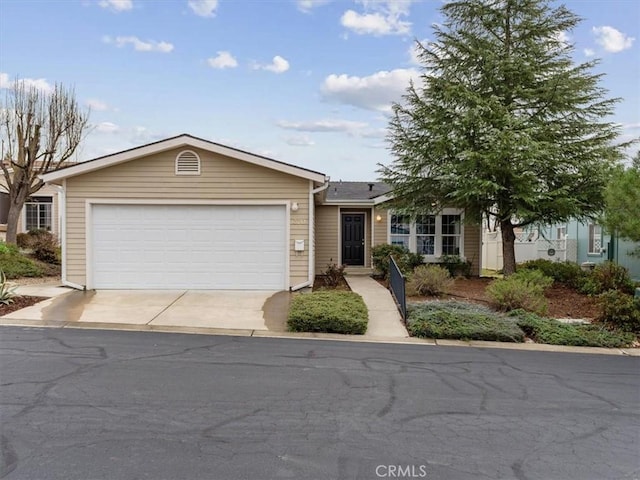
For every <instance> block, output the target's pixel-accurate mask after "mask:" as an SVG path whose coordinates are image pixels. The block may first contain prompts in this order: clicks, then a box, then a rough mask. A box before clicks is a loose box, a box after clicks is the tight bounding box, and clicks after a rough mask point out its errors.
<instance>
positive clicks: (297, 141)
mask: <svg viewBox="0 0 640 480" xmlns="http://www.w3.org/2000/svg"><path fill="white" fill-rule="evenodd" d="M284 141H285V142H287V144H289V145H291V146H294V147H310V146H312V145H315V144H316V142H314V141H313V140H312V139H311V138H310V137H309V136H308V135H297V136H295V137H287V138H285V139H284Z"/></svg>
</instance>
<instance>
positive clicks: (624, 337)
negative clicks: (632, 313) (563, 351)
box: [509, 310, 635, 348]
mask: <svg viewBox="0 0 640 480" xmlns="http://www.w3.org/2000/svg"><path fill="white" fill-rule="evenodd" d="M509 316H511V317H512V318H514V319H515V320H516V323H517V324H518V326H519V327H520V328H522V330H524V332H525V333H526V334H527V336H528V337H530V338H531V339H533V340H534V341H535V342H536V343H547V344H550V345H569V346H577V347H606V348H621V347H628V346H630V345H631V344H632V343H633V342H634V341H635V335H633V334H632V333H627V332H621V331H617V330H607V329H606V328H604V327H603V326H601V325H593V324H579V323H578V324H576V323H562V322H559V321H558V320H554V319H551V318H543V317H540V316H538V315H535V314H533V313H530V312H525V311H524V310H514V311H513V312H511V313H510V314H509Z"/></svg>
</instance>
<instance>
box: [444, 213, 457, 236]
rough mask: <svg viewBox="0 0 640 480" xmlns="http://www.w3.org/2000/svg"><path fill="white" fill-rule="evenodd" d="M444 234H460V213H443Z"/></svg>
mask: <svg viewBox="0 0 640 480" xmlns="http://www.w3.org/2000/svg"><path fill="white" fill-rule="evenodd" d="M442 234H443V235H460V215H442Z"/></svg>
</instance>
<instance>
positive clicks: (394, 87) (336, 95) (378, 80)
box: [321, 68, 419, 112]
mask: <svg viewBox="0 0 640 480" xmlns="http://www.w3.org/2000/svg"><path fill="white" fill-rule="evenodd" d="M418 78H419V73H418V71H417V70H415V69H413V68H406V69H402V68H399V69H396V70H392V71H390V72H388V71H384V70H383V71H380V72H376V73H374V74H373V75H369V76H367V77H357V76H349V75H345V74H342V75H335V74H332V75H329V76H328V77H327V78H325V80H324V83H323V84H322V87H321V93H322V95H323V97H324V98H325V99H326V100H328V101H332V102H337V103H344V104H347V105H353V106H355V107H359V108H364V109H366V110H378V111H382V112H388V111H390V110H391V104H392V103H393V102H399V101H400V100H401V97H402V95H403V94H404V93H405V92H406V89H407V87H408V86H409V82H410V80H414V81H415V80H417V79H418Z"/></svg>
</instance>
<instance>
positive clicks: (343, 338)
mask: <svg viewBox="0 0 640 480" xmlns="http://www.w3.org/2000/svg"><path fill="white" fill-rule="evenodd" d="M0 326H7V327H9V326H11V327H31V328H38V327H45V328H72V329H80V330H122V331H139V332H158V333H183V334H191V335H229V336H236V337H259V338H281V339H304V340H331V341H339V342H356V343H385V344H392V345H425V346H432V347H438V346H444V347H472V348H497V349H504V350H521V351H529V352H555V353H558V352H559V353H583V354H584V353H587V354H598V355H622V356H629V357H640V348H602V347H569V346H563V345H548V344H544V343H510V342H486V341H479V340H472V341H468V342H465V341H462V340H446V339H441V340H437V339H428V338H416V337H406V338H388V337H367V336H366V335H364V336H360V335H341V334H337V333H316V332H271V331H269V330H247V329H229V328H207V327H183V326H161V325H134V324H127V323H98V322H95V323H94V322H83V323H79V322H68V321H52V320H46V321H43V320H21V319H17V318H0Z"/></svg>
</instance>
